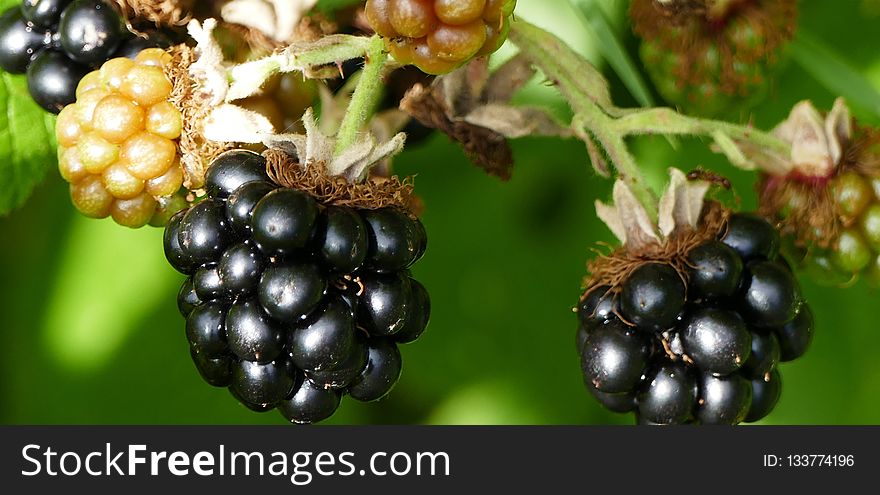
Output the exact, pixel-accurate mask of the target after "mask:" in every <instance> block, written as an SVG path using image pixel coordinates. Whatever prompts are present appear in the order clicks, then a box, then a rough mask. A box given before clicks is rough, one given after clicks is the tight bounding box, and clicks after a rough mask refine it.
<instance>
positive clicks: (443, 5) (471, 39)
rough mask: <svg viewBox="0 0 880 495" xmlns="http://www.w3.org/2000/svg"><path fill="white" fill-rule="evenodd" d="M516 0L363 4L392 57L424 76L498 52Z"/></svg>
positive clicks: (409, 0) (378, 1)
mask: <svg viewBox="0 0 880 495" xmlns="http://www.w3.org/2000/svg"><path fill="white" fill-rule="evenodd" d="M515 6H516V0H455V1H450V0H368V1H367V4H366V6H365V8H364V13H365V16H366V20H367V23H368V24H369V25H370V27H372V28H373V29H374V30H375V31H376V33H378V34H379V35H380V36H382V37H383V38H384V39H385V43H386V46H387V47H388V50H389V51H390V52H391V54H392V55H393V56H394V58H396V59H397V60H398V61H399V62H401V63H403V64H413V65H415V66H417V67H418V68H419V69H421V70H422V71H424V72H427V73H429V74H444V73H447V72H450V71H452V70H454V69H455V68H457V67H459V66H461V65H462V64H464V63H466V62H467V61H468V60H470V59H472V58H473V57H475V56H478V55H488V54H490V53H492V52H494V51H495V50H497V49H498V48H499V47H500V46H501V44H503V43H504V40H505V39H506V38H507V33H508V31H509V29H510V16H511V14H512V13H513V9H514V7H515Z"/></svg>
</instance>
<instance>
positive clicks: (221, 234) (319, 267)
mask: <svg viewBox="0 0 880 495" xmlns="http://www.w3.org/2000/svg"><path fill="white" fill-rule="evenodd" d="M266 168H267V162H266V159H265V158H264V157H263V156H261V155H258V154H256V153H252V152H249V151H243V150H235V151H230V152H226V153H224V154H222V155H220V156H219V157H218V158H217V159H216V160H214V162H213V163H212V164H211V166H210V167H209V169H208V173H207V176H206V189H207V192H208V194H207V196H206V197H205V198H204V199H203V200H202V201H201V202H199V203H197V204H196V205H194V206H193V207H191V208H190V209H188V210H185V211H182V212H180V213H178V214H177V215H176V216H174V217H173V218H172V219H171V221H170V222H169V224H168V226H167V228H166V230H165V243H164V244H165V254H166V257H167V259H168V261H169V262H170V263H171V265H172V266H173V267H174V268H176V269H177V270H178V271H180V272H182V273H184V274H186V275H188V276H189V278H187V280H186V281H185V282H184V284H183V286H182V287H181V290H180V293H179V295H178V306H179V308H180V311H181V313H182V314H183V316H184V317H185V318H186V335H187V339H188V341H189V344H190V351H191V354H192V357H193V361H194V363H195V365H196V368H197V369H198V370H199V373H200V374H201V375H202V377H203V378H204V379H205V381H206V382H208V383H209V384H211V385H213V386H218V387H229V389H230V391H231V393H232V395H233V396H234V397H236V398H237V399H238V400H239V401H240V402H242V403H243V404H244V405H245V406H247V407H248V408H250V409H253V410H256V411H267V410H270V409H273V408H278V410H279V411H280V412H281V414H282V415H283V416H284V417H285V418H287V419H288V420H289V421H291V422H295V423H312V422H317V421H321V420H323V419H326V418H328V417H330V416H331V415H332V414H333V413H334V411H335V410H336V408H337V407H338V406H339V403H340V399H341V397H342V396H343V395H345V394H348V395H350V396H352V397H353V398H355V399H357V400H361V401H374V400H378V399H380V398H382V397H384V396H385V395H386V394H387V393H388V392H389V391H390V390H391V388H392V387H393V386H394V384H395V383H396V382H397V379H398V377H399V375H400V370H401V358H400V352H399V350H398V348H397V346H398V344H401V343H408V342H412V341H414V340H415V339H416V338H418V336H419V335H420V334H421V333H422V332H423V331H424V330H425V327H426V326H427V324H428V317H429V313H430V303H429V300H428V295H427V292H426V291H425V289H424V287H423V286H422V285H421V284H420V283H419V282H417V281H415V280H414V279H412V278H411V276H410V273H409V271H408V268H409V267H410V266H412V264H413V263H415V262H416V261H418V259H419V258H420V257H421V256H422V254H423V253H424V250H425V245H426V236H425V231H424V229H423V227H422V225H421V223H420V222H419V220H417V219H414V218H412V217H411V216H410V215H409V214H408V212H406V211H403V210H402V209H398V208H396V207H384V208H379V209H374V210H371V209H362V208H356V207H349V206H341V205H334V204H332V203H326V202H324V203H322V202H320V201H318V200H317V199H316V197H315V196H312V195H311V194H309V193H306V192H304V191H303V190H300V189H296V188H287V187H281V186H279V185H277V184H276V183H274V182H273V181H272V180H270V178H269V176H268V175H267V172H266Z"/></svg>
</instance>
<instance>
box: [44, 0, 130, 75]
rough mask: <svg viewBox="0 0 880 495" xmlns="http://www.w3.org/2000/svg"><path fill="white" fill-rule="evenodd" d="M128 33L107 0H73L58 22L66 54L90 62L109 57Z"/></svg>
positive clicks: (97, 61) (81, 61)
mask: <svg viewBox="0 0 880 495" xmlns="http://www.w3.org/2000/svg"><path fill="white" fill-rule="evenodd" d="M125 33H126V30H125V25H124V24H123V21H122V17H121V16H120V15H119V14H118V13H117V12H116V10H114V8H113V7H112V6H111V4H110V2H108V1H106V0H74V2H73V3H71V4H70V6H68V7H67V8H65V9H64V12H63V13H62V14H61V22H60V24H59V25H58V34H59V35H60V37H61V47H62V48H63V49H64V51H65V53H67V55H68V56H69V57H70V58H72V59H73V60H76V61H77V62H79V63H81V64H88V65H92V64H96V63H100V62H103V61H105V60H107V59H108V58H110V56H111V55H112V54H113V51H114V50H116V47H117V46H119V44H120V43H121V42H122V41H123V40H124V39H125Z"/></svg>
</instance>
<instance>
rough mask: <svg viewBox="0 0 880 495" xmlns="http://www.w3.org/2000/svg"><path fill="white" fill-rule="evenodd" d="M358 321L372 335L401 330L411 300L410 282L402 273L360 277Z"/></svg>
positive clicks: (388, 333) (393, 332)
mask: <svg viewBox="0 0 880 495" xmlns="http://www.w3.org/2000/svg"><path fill="white" fill-rule="evenodd" d="M361 283H363V286H364V289H363V295H362V296H361V297H360V300H359V305H358V311H359V315H360V318H359V321H360V322H361V323H362V324H363V326H364V328H365V329H366V330H367V331H368V332H369V333H370V334H371V335H393V334H395V333H397V332H400V331H401V330H403V327H404V325H405V324H406V315H407V312H408V311H409V305H410V304H411V301H412V286H411V285H410V283H409V278H408V277H406V276H405V275H403V274H399V273H395V274H389V275H383V274H376V275H372V276H370V277H369V278H367V277H362V278H361Z"/></svg>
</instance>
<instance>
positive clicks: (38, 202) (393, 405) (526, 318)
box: [0, 0, 880, 424]
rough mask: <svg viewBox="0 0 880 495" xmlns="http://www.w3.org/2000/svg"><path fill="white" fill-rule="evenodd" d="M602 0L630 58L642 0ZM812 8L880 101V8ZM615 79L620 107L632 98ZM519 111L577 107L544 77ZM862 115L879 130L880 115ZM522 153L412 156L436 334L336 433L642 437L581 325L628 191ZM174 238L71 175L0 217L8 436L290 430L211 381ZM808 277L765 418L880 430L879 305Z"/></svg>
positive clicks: (537, 8) (561, 23) (524, 146)
mask: <svg viewBox="0 0 880 495" xmlns="http://www.w3.org/2000/svg"><path fill="white" fill-rule="evenodd" d="M601 3H602V4H603V7H605V8H606V9H607V11H608V13H609V14H610V16H611V18H612V20H613V21H614V22H613V24H614V25H615V26H616V27H617V29H618V31H619V36H620V38H621V39H623V40H624V42H625V43H626V46H627V48H628V49H629V50H630V51H631V52H632V51H633V50H634V49H635V46H636V45H635V41H634V40H633V39H632V35H631V34H630V32H629V29H628V27H627V25H626V20H625V16H624V15H623V13H624V7H625V2H623V1H607V2H606V1H602V2H601ZM801 3H802V18H801V24H802V26H803V27H804V28H805V29H807V30H809V32H810V33H812V34H813V35H815V36H816V37H818V38H819V39H821V40H822V42H823V43H825V44H826V45H827V46H829V47H830V48H832V49H833V50H834V51H836V52H839V53H841V54H843V55H844V56H845V58H846V60H847V61H848V63H850V64H851V65H852V66H853V67H854V68H855V69H856V70H857V71H859V72H860V73H861V74H863V75H864V76H866V77H867V78H869V79H870V80H871V81H872V84H873V85H874V86H875V87H880V37H878V36H877V29H878V27H880V5H878V3H880V2H877V1H876V0H843V1H840V2H828V1H820V0H806V1H803V2H801ZM517 12H518V14H519V15H520V16H522V17H523V18H526V19H529V20H530V21H532V22H534V23H536V24H539V25H541V26H542V27H545V28H547V29H549V30H551V31H553V32H554V33H556V34H558V35H559V36H560V37H562V38H563V39H565V40H566V41H568V42H569V43H571V44H572V45H573V46H575V47H576V48H577V49H578V50H579V51H581V52H582V53H584V54H586V55H587V56H589V57H590V58H591V59H592V60H594V61H595V62H596V63H599V64H601V63H602V62H601V60H600V58H599V57H598V55H597V53H598V51H597V49H596V41H595V38H594V37H593V36H592V35H591V33H590V32H589V31H587V30H585V28H584V24H582V23H581V20H580V19H579V18H578V16H577V15H575V14H574V11H573V10H571V7H570V6H569V4H568V3H567V2H566V1H565V0H542V1H538V0H520V1H519V6H518V9H517ZM510 53H511V50H510V48H509V47H507V48H505V50H504V51H502V52H501V55H502V56H505V55H507V56H509V55H510ZM606 72H608V73H609V77H610V78H611V80H612V82H613V83H614V86H615V90H614V91H615V99H616V101H617V102H618V103H621V104H624V103H626V104H634V103H633V102H632V101H631V99H630V97H629V96H628V93H627V92H626V90H625V89H623V88H621V85H620V84H619V82H617V79H616V78H615V77H614V75H613V74H611V72H610V71H608V70H606ZM806 98H810V99H813V100H814V101H815V102H816V104H817V105H818V106H819V107H820V108H828V107H830V104H831V102H832V101H833V98H834V95H833V94H831V92H829V91H828V90H827V89H824V87H823V85H821V84H819V83H818V82H816V81H815V80H814V79H813V78H812V77H811V76H810V75H809V74H808V73H807V72H805V71H804V70H803V69H802V68H801V67H800V66H799V65H797V64H795V63H791V64H789V65H788V66H787V68H786V69H785V71H784V72H783V73H782V74H781V76H780V77H779V79H778V81H776V83H775V85H774V89H773V93H772V95H771V97H770V99H769V100H768V101H767V102H766V103H765V104H763V105H761V107H760V108H759V109H758V110H757V111H756V112H755V113H754V114H746V115H742V116H731V117H730V118H731V119H738V120H742V121H745V120H748V119H752V120H753V121H754V123H755V124H756V125H757V126H759V127H762V128H769V127H772V126H773V125H774V124H775V123H776V122H778V121H779V120H781V119H782V118H784V117H785V116H786V115H787V113H788V109H789V108H790V107H791V106H792V105H793V104H794V103H795V102H797V101H799V100H801V99H806ZM518 99H519V100H520V101H524V102H540V103H542V104H549V105H552V106H553V107H554V108H556V109H558V110H559V111H561V112H563V113H564V111H565V110H564V108H565V106H564V104H563V103H562V102H561V101H560V100H559V99H558V98H557V97H556V95H555V94H554V92H553V90H552V89H550V88H548V87H546V86H544V85H542V84H541V81H540V80H536V81H535V82H534V83H533V84H532V85H531V86H529V87H528V88H527V89H526V90H525V91H524V92H523V93H522V94H521V95H520V96H519V97H518ZM856 110H857V111H856V114H857V115H859V116H860V117H861V118H864V119H866V120H868V121H871V122H874V123H877V121H878V116H877V114H876V111H877V109H874V112H875V113H873V114H872V113H871V111H870V109H867V110H866V109H856ZM633 149H634V150H635V151H636V152H637V154H638V156H639V159H640V161H641V163H642V164H643V166H644V167H645V169H646V170H647V172H648V174H649V175H650V176H651V177H652V178H654V180H655V182H656V183H657V184H658V185H659V183H660V181H662V177H663V176H664V175H665V173H664V169H665V167H668V166H678V167H681V168H683V169H685V170H689V169H692V168H694V167H696V166H698V165H702V166H704V167H709V168H712V169H713V170H718V171H721V172H722V173H725V174H728V175H730V176H731V177H732V178H733V179H734V183H735V185H736V188H737V192H738V194H739V196H740V198H741V201H742V205H743V207H744V208H745V209H751V208H753V207H754V193H753V189H752V181H753V176H752V175H750V174H747V173H744V172H740V171H736V170H734V169H732V168H731V167H730V166H729V165H726V164H725V162H724V160H723V159H722V158H720V157H718V156H716V155H713V154H711V153H710V152H709V151H707V149H706V145H705V143H700V142H697V141H687V140H685V141H683V142H682V144H681V147H680V149H679V150H678V151H674V150H672V149H670V147H669V145H668V144H667V143H666V142H665V141H664V140H662V139H657V138H648V139H644V140H639V141H636V142H634V143H633ZM514 151H515V157H516V169H515V172H514V176H513V179H512V180H511V181H510V182H509V183H506V184H505V183H501V182H499V181H498V180H496V179H493V178H490V177H487V176H485V175H483V173H482V172H480V171H479V170H477V169H476V168H475V167H473V166H471V165H470V164H469V163H468V161H467V159H466V158H465V157H464V155H463V154H462V152H461V151H460V150H459V149H458V148H456V147H455V146H454V145H452V144H450V143H449V142H448V140H447V139H446V138H445V137H443V136H435V137H434V138H432V139H431V140H430V141H429V142H428V143H427V144H425V145H421V146H419V147H415V148H413V149H410V150H408V151H407V152H405V153H404V154H403V155H402V156H401V157H400V158H399V160H398V161H397V170H398V172H399V173H401V174H416V175H417V180H416V183H417V191H418V193H419V194H420V195H421V197H422V198H423V199H424V201H425V204H426V210H425V214H424V217H423V221H424V223H425V225H426V227H427V229H428V232H429V238H430V243H429V244H430V245H429V249H428V253H427V255H426V256H425V258H424V259H423V260H422V261H421V262H420V263H418V265H417V266H416V267H415V269H414V273H415V276H416V277H417V278H418V279H419V280H421V281H423V283H424V284H425V285H426V286H427V287H428V289H429V291H430V293H431V298H432V302H433V308H434V311H433V315H432V320H431V324H430V327H429V329H428V331H427V332H426V334H425V335H424V336H423V338H422V339H420V340H419V341H418V342H416V343H414V344H410V345H407V346H404V347H402V352H403V357H404V371H403V375H402V377H401V380H400V382H399V383H398V385H397V387H396V388H395V390H394V391H393V392H392V394H391V396H390V397H389V398H387V399H385V400H383V401H381V402H379V403H374V404H361V403H358V402H356V401H353V400H344V401H343V404H342V406H341V407H340V409H339V411H338V412H337V413H336V415H335V416H334V417H333V418H332V419H331V420H329V421H327V423H331V424H371V423H431V424H462V423H463V424H511V423H513V424H584V423H622V424H625V423H631V421H632V419H631V416H630V415H616V414H612V413H608V412H606V411H604V410H603V409H601V408H600V406H599V405H598V404H597V403H596V402H595V401H594V400H593V399H592V398H591V397H590V396H589V395H588V393H587V392H586V390H585V389H584V387H583V385H582V382H581V375H580V370H579V364H578V358H577V355H576V352H575V346H574V333H575V326H576V322H575V317H574V315H573V313H572V312H571V307H572V306H573V305H574V304H575V302H576V300H577V297H578V294H579V287H580V283H581V279H582V277H583V275H584V264H585V261H586V260H587V258H588V257H589V256H590V247H591V246H593V245H594V243H596V242H597V241H611V236H610V234H609V232H608V230H607V229H606V228H605V227H604V226H603V225H601V224H600V223H599V222H598V221H597V219H596V217H595V215H594V210H593V202H594V200H595V199H596V198H602V199H604V198H606V197H607V196H608V191H609V185H610V182H609V181H606V180H603V179H601V178H599V177H597V176H596V175H595V174H594V173H593V172H592V170H591V168H590V166H589V163H588V161H587V156H586V152H585V150H584V147H583V145H582V144H581V143H579V142H576V141H560V140H555V139H523V140H519V141H517V142H515V143H514ZM161 236H162V232H161V231H160V230H157V229H150V228H146V229H142V230H138V231H130V230H127V229H123V228H118V227H116V226H115V224H113V222H112V221H110V220H105V221H92V220H87V219H84V218H82V217H80V216H78V215H77V214H76V213H75V211H74V209H73V207H72V206H71V205H70V203H69V200H68V195H67V187H66V186H65V184H64V182H63V181H62V180H61V178H60V177H59V176H58V174H57V173H56V172H54V170H53V171H52V172H51V173H50V174H49V176H48V177H47V179H46V181H45V183H44V184H43V185H42V186H41V187H39V188H38V190H37V191H36V193H35V194H34V196H33V197H32V198H31V199H30V200H29V201H28V203H27V204H26V205H25V207H23V208H22V209H20V210H18V211H15V212H13V213H12V214H11V215H9V216H7V217H5V218H2V219H0V276H2V279H0V280H2V284H0V338H2V346H0V423H15V424H22V423H31V424H43V423H75V424H79V423H87V424H88V423H126V424H132V423H134V424H141V423H160V424H169V423H173V424H178V423H183V424H201V423H208V424H210V423H221V424H232V423H245V424H256V423H262V424H278V423H282V422H283V418H281V416H280V415H278V414H277V413H274V412H273V413H267V414H256V413H253V412H250V411H249V410H247V409H245V408H244V407H242V406H240V405H239V404H238V403H237V402H236V401H235V400H234V399H233V398H232V397H231V396H230V395H229V393H228V392H227V391H226V390H223V389H214V388H211V387H209V386H207V385H205V384H204V383H202V381H201V379H200V378H199V376H198V374H197V372H196V371H195V368H194V367H193V365H192V363H191V362H190V357H189V353H188V352H187V343H186V339H185V337H184V330H183V325H184V322H183V319H182V318H181V317H180V315H179V314H178V312H177V309H176V303H175V296H176V294H177V289H178V287H179V285H180V283H181V282H182V281H183V278H182V276H180V275H179V274H177V273H176V272H174V271H173V270H172V269H171V268H170V267H169V266H168V265H167V264H166V263H165V261H164V257H163V254H162V241H161ZM802 283H803V285H804V292H805V294H806V296H807V297H808V299H809V302H810V303H811V304H812V305H813V307H814V309H815V312H816V319H817V326H818V329H817V332H816V337H815V340H814V343H813V347H812V348H811V349H810V351H809V352H808V353H807V355H806V356H805V357H804V358H802V359H800V360H798V361H796V362H793V363H786V364H783V365H782V367H781V371H782V374H783V382H784V387H783V395H782V399H781V401H780V403H779V405H778V406H777V408H776V410H775V411H774V413H773V414H771V416H770V417H769V418H768V419H767V420H766V421H765V423H768V424H852V423H863V424H864V423H878V422H880V393H878V392H880V366H878V365H877V360H878V357H880V339H878V338H877V332H878V325H877V315H876V314H875V313H874V311H875V310H876V309H877V306H874V304H876V301H878V293H877V292H876V291H872V290H870V289H868V288H867V287H865V286H864V284H858V285H856V286H855V287H853V288H850V289H847V290H838V289H833V288H824V287H820V286H817V285H816V284H814V283H812V282H811V281H810V280H807V279H806V278H805V277H802Z"/></svg>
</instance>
